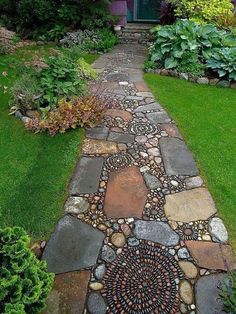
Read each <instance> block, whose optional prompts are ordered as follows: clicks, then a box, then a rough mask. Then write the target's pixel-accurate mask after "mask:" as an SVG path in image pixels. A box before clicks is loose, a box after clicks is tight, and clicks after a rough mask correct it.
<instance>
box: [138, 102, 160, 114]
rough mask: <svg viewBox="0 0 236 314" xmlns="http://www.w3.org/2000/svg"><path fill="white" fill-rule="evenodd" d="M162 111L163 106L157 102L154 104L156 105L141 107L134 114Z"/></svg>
mask: <svg viewBox="0 0 236 314" xmlns="http://www.w3.org/2000/svg"><path fill="white" fill-rule="evenodd" d="M160 109H161V106H160V105H159V104H158V103H157V102H154V103H151V104H149V105H142V106H139V107H137V108H136V109H134V112H135V113H140V112H142V113H146V112H148V111H158V110H160Z"/></svg>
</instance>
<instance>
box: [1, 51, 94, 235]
mask: <svg viewBox="0 0 236 314" xmlns="http://www.w3.org/2000/svg"><path fill="white" fill-rule="evenodd" d="M51 48H52V47H51V46H46V47H44V46H43V47H27V48H24V49H19V50H18V51H17V52H15V53H14V55H9V56H0V161H1V162H0V176H1V179H0V227H5V226H14V225H16V226H21V227H24V228H25V229H26V231H27V232H28V233H30V235H31V236H33V237H34V238H35V239H39V238H44V237H47V236H48V235H49V233H50V231H51V230H52V229H53V226H54V225H55V223H56V221H57V220H58V218H59V217H60V216H61V215H62V213H63V204H64V201H65V198H66V196H67V185H68V182H69V179H70V176H71V173H72V171H73V168H74V166H75V163H76V159H77V158H78V154H79V150H80V144H81V140H82V138H83V130H81V129H78V130H75V131H71V132H68V133H66V134H64V135H57V136H55V137H50V136H48V135H46V134H38V135H34V134H32V133H30V132H27V131H26V130H25V128H24V126H23V124H22V122H21V121H20V120H18V119H16V118H15V117H12V116H9V114H8V113H9V107H8V101H9V92H8V91H9V87H10V86H11V84H12V82H13V81H14V79H15V77H16V75H17V72H16V68H15V65H14V64H15V62H16V61H20V62H21V61H23V60H29V59H32V58H33V57H34V56H35V55H39V56H42V55H47V54H48V51H49V49H51ZM83 57H84V58H85V59H86V60H87V61H88V62H90V63H91V62H93V61H94V60H95V59H96V56H94V55H83ZM3 72H7V73H8V76H7V77H5V76H4V75H2V73H3ZM5 86H6V87H8V89H7V90H6V89H5V88H4V87H5ZM4 90H6V91H7V92H6V93H4Z"/></svg>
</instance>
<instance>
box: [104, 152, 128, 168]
mask: <svg viewBox="0 0 236 314" xmlns="http://www.w3.org/2000/svg"><path fill="white" fill-rule="evenodd" d="M132 161H133V159H132V157H131V155H130V154H128V153H124V152H121V153H117V154H113V155H111V156H109V157H108V158H107V159H106V163H105V166H106V168H107V169H108V170H110V171H114V170H118V169H120V168H125V167H128V166H129V165H131V164H132Z"/></svg>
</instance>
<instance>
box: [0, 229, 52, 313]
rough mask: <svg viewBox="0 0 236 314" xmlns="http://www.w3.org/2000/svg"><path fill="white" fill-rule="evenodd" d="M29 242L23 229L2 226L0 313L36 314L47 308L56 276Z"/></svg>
mask: <svg viewBox="0 0 236 314" xmlns="http://www.w3.org/2000/svg"><path fill="white" fill-rule="evenodd" d="M29 243H30V239H29V237H28V236H27V234H26V233H25V231H24V230H23V229H22V228H18V227H14V228H5V229H0V313H3V314H37V313H41V312H42V310H43V309H44V307H45V302H46V298H47V296H48V294H49V292H50V290H51V288H52V284H53V279H54V275H53V274H50V273H47V272H46V263H45V261H39V260H38V259H37V258H36V256H35V255H34V254H33V253H32V252H31V251H30V249H29Z"/></svg>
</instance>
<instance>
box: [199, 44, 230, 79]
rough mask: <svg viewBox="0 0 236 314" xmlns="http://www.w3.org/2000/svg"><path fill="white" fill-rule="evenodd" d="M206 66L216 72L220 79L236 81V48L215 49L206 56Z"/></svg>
mask: <svg viewBox="0 0 236 314" xmlns="http://www.w3.org/2000/svg"><path fill="white" fill-rule="evenodd" d="M205 57H206V66H207V67H208V68H210V69H212V70H214V71H216V72H217V73H218V75H219V77H225V78H227V79H229V80H231V81H236V47H233V48H215V49H212V50H211V51H210V52H208V53H207V54H205Z"/></svg>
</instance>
